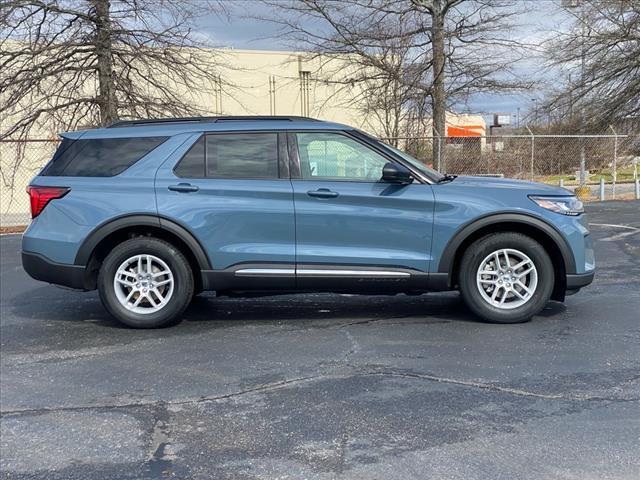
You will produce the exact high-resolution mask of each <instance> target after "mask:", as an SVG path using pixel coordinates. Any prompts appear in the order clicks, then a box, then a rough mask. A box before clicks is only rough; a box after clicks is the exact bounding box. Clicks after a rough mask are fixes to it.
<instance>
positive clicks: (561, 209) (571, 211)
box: [529, 195, 584, 215]
mask: <svg viewBox="0 0 640 480" xmlns="http://www.w3.org/2000/svg"><path fill="white" fill-rule="evenodd" d="M529 198H530V199H531V200H533V201H534V202H536V203H537V204H538V205H540V206H541V207H542V208H546V209H547V210H551V211H552V212H556V213H561V214H562V215H580V214H581V213H583V212H584V208H583V205H582V202H581V201H580V200H578V199H577V198H576V197H542V196H537V195H530V196H529Z"/></svg>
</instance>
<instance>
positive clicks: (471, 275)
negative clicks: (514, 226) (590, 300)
mask: <svg viewBox="0 0 640 480" xmlns="http://www.w3.org/2000/svg"><path fill="white" fill-rule="evenodd" d="M459 284H460V291H461V292H462V298H463V299H464V301H465V302H466V304H467V306H468V307H469V308H470V309H471V310H472V311H473V312H474V313H475V314H477V315H478V316H480V317H482V318H483V319H485V320H488V321H490V322H495V323H519V322H526V321H528V320H530V319H531V317H532V316H534V315H536V314H537V313H539V312H540V311H541V310H542V309H543V308H544V306H545V305H546V304H547V302H548V301H549V299H550V297H551V293H552V291H553V284H554V270H553V264H552V263H551V259H550V258H549V255H548V254H547V252H546V250H545V249H544V247H543V246H542V245H540V244H539V243H538V242H536V241H535V240H533V239H532V238H531V237H528V236H526V235H523V234H521V233H515V232H503V233H496V234H492V235H488V236H486V237H483V238H481V239H479V240H477V241H476V242H475V243H473V244H471V246H469V248H468V249H467V250H466V252H465V254H464V256H463V257H462V262H461V264H460V275H459Z"/></svg>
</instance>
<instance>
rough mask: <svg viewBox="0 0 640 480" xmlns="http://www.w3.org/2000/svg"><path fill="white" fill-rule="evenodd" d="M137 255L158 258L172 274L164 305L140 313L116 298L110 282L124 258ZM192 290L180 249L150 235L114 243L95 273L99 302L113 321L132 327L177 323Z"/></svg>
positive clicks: (188, 270)
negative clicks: (172, 285) (115, 244)
mask: <svg viewBox="0 0 640 480" xmlns="http://www.w3.org/2000/svg"><path fill="white" fill-rule="evenodd" d="M140 254H147V255H153V256H155V257H157V258H159V259H161V260H162V261H163V262H165V263H166V265H167V266H168V267H169V269H170V270H171V273H172V274H173V280H174V287H173V294H172V295H171V298H170V299H169V300H168V301H167V304H166V305H165V306H163V307H162V308H160V310H158V311H156V312H153V313H142V314H141V313H136V312H132V311H130V310H128V309H127V308H126V307H125V306H124V305H122V304H121V303H120V301H119V300H118V298H117V296H116V292H115V289H114V285H113V283H114V277H115V274H116V271H117V269H118V267H119V266H120V265H121V264H122V263H123V262H125V261H126V260H127V259H129V258H131V257H133V256H135V255H140ZM193 289H194V281H193V272H192V271H191V267H190V265H189V262H188V261H187V259H186V258H185V257H184V255H183V254H182V252H180V250H178V249H177V248H175V247H174V246H173V245H172V244H170V243H169V242H166V241H164V240H160V239H158V238H153V237H136V238H132V239H130V240H126V241H124V242H122V243H121V244H119V245H118V246H116V247H115V248H114V249H113V250H112V251H111V253H109V255H108V256H107V258H105V260H104V262H103V263H102V266H101V268H100V274H99V275H98V291H99V293H100V300H101V301H102V304H103V305H104V307H105V308H106V309H107V311H108V312H109V313H110V314H111V315H112V316H113V317H115V318H116V320H118V321H119V322H121V323H123V324H124V325H127V326H129V327H133V328H162V327H168V326H171V325H176V324H178V323H180V321H181V320H182V318H181V315H182V313H183V312H184V309H185V308H186V307H187V305H188V304H189V302H190V301H191V298H192V297H193Z"/></svg>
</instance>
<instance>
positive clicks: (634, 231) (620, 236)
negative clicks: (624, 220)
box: [589, 223, 640, 242]
mask: <svg viewBox="0 0 640 480" xmlns="http://www.w3.org/2000/svg"><path fill="white" fill-rule="evenodd" d="M589 226H594V227H609V228H622V229H624V230H630V231H629V232H623V233H618V234H616V235H612V236H610V237H607V238H603V239H602V241H603V242H614V241H616V240H621V239H623V238H625V237H630V236H631V235H636V234H638V233H640V228H637V227H632V226H630V225H617V224H614V223H590V224H589Z"/></svg>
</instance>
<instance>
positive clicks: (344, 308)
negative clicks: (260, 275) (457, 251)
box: [5, 286, 482, 328]
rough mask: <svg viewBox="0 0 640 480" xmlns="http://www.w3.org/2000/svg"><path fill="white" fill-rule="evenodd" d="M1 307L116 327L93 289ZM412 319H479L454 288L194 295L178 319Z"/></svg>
mask: <svg viewBox="0 0 640 480" xmlns="http://www.w3.org/2000/svg"><path fill="white" fill-rule="evenodd" d="M5 308H6V310H5V311H6V312H7V313H9V314H10V315H11V316H13V317H15V318H17V319H20V318H24V319H36V320H42V321H47V322H90V323H94V324H96V325H100V326H103V327H111V328H113V327H116V328H120V324H118V323H117V322H116V321H115V320H113V319H112V318H111V317H110V316H109V314H108V313H107V312H106V311H105V310H104V308H103V307H102V304H101V303H100V299H99V297H98V295H97V293H96V292H74V291H67V290H62V289H60V288H56V287H54V286H43V287H39V288H35V289H31V290H29V291H25V292H23V293H20V294H18V295H16V296H13V298H11V299H10V300H9V302H8V304H7V305H5ZM408 318H411V319H414V321H415V322H424V323H443V322H450V321H456V322H473V323H482V321H481V320H479V319H478V318H477V317H476V316H474V315H473V314H472V313H471V312H470V311H469V310H468V309H467V308H466V306H465V305H464V303H463V302H462V300H461V298H460V295H459V294H458V293H457V292H445V293H431V294H425V295H416V296H411V295H395V296H368V295H342V294H329V293H326V294H325V293H314V294H295V295H276V296H261V297H255V296H254V297H242V298H240V297H216V296H215V294H213V293H209V292H205V293H203V294H201V295H198V296H196V297H195V298H194V299H193V301H192V303H191V304H190V305H189V307H187V309H186V310H185V313H184V315H183V320H184V321H183V323H182V325H187V326H188V325H194V326H195V325H199V327H198V328H202V327H203V326H204V325H209V326H211V327H215V326H222V325H229V324H231V323H239V322H241V323H254V324H265V323H270V322H276V321H277V322H291V323H292V324H298V325H299V324H301V323H308V322H314V323H318V322H327V323H329V324H331V323H336V322H344V320H348V321H349V322H358V321H362V320H365V321H366V320H376V321H378V320H383V319H408Z"/></svg>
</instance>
